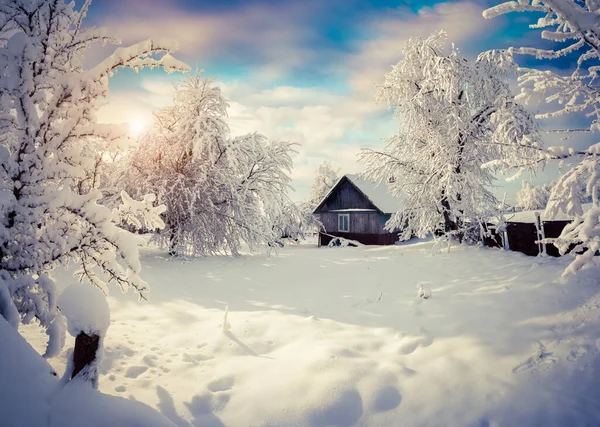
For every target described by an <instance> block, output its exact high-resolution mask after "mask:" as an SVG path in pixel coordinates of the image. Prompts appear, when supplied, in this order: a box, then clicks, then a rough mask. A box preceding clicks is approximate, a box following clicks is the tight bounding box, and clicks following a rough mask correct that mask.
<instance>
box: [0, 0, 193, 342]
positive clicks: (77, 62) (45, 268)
mask: <svg viewBox="0 0 600 427" xmlns="http://www.w3.org/2000/svg"><path fill="white" fill-rule="evenodd" d="M89 5H90V1H89V0H88V1H86V2H85V3H84V4H83V5H82V6H81V9H79V10H76V9H74V7H75V4H74V2H71V3H65V2H64V1H63V0H53V1H47V0H5V1H3V2H1V4H0V70H2V71H1V73H2V74H1V78H0V164H1V165H2V167H1V168H0V313H1V314H2V315H3V316H4V317H5V318H7V319H8V320H9V322H10V323H12V324H13V325H15V326H16V325H17V324H18V323H19V321H21V320H22V321H23V322H25V323H27V322H30V321H31V320H32V319H34V318H36V319H37V320H38V321H39V322H40V323H41V325H42V326H44V327H46V328H48V331H52V330H55V329H56V328H55V327H54V326H53V322H54V321H55V317H56V314H57V309H56V300H57V294H56V290H55V286H54V282H53V280H52V278H51V276H50V273H51V271H52V269H53V268H54V267H56V266H57V265H59V264H62V265H66V264H67V263H69V262H73V263H75V264H77V265H79V266H80V267H81V270H80V271H79V272H78V275H79V277H81V278H82V279H85V280H87V281H89V282H91V283H92V284H94V285H96V286H98V287H99V288H101V289H103V290H105V289H106V288H105V286H106V282H114V283H117V284H118V285H119V286H120V287H121V288H122V289H127V288H128V287H133V288H134V289H135V290H136V292H138V293H139V295H140V297H145V295H146V292H147V286H146V283H144V282H143V281H142V280H141V278H140V276H139V273H140V269H141V265H140V262H139V256H138V249H137V240H136V239H135V238H134V237H133V236H132V235H130V234H129V233H127V232H125V231H124V230H122V229H120V228H119V227H117V223H118V222H119V218H117V217H116V215H114V214H113V212H111V210H110V209H108V208H106V207H104V206H102V205H101V204H99V203H98V202H99V200H100V199H101V198H102V193H101V192H100V191H98V190H97V189H96V188H95V187H94V185H89V184H85V185H82V184H81V183H82V181H84V180H85V179H86V177H87V176H88V172H89V171H90V170H93V167H94V159H95V154H96V153H94V152H91V151H90V150H89V149H88V148H87V147H89V146H88V144H93V143H96V142H97V141H104V143H107V144H108V143H118V141H122V140H123V139H124V138H123V135H121V134H120V132H119V130H118V129H115V128H113V127H111V126H109V125H99V124H98V123H96V116H95V113H96V110H97V109H98V108H99V107H100V106H101V105H102V104H103V103H104V99H105V98H106V96H107V94H108V79H109V77H110V76H111V75H112V74H113V73H115V72H116V71H117V70H118V69H119V68H121V67H130V68H134V69H139V68H140V67H163V68H164V69H166V70H167V71H180V70H187V69H188V67H187V66H186V65H185V64H183V63H181V62H179V61H177V60H175V59H174V58H173V57H171V56H170V55H169V52H171V51H173V50H175V49H176V47H177V46H176V44H175V43H173V42H169V41H153V40H147V41H144V42H141V43H138V44H136V45H133V46H130V47H126V48H118V49H116V50H115V51H114V53H113V54H111V55H109V56H107V57H106V58H104V59H103V60H102V61H100V62H99V63H98V64H97V65H96V66H94V67H92V68H85V67H84V61H83V59H84V55H85V53H86V52H87V51H88V49H89V48H90V47H91V46H92V45H93V44H94V43H104V44H106V43H118V40H116V39H114V38H113V37H112V36H111V35H110V33H109V31H107V30H106V29H95V28H89V29H85V28H84V26H83V19H84V18H85V15H86V13H87V10H88V8H89ZM161 53H164V55H162V57H160V58H158V57H157V55H160V54H161ZM56 321H58V320H56ZM52 335H53V336H54V335H56V334H52ZM51 341H52V340H51ZM49 345H50V346H54V343H52V342H51V343H50V344H49Z"/></svg>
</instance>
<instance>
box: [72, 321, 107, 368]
mask: <svg viewBox="0 0 600 427" xmlns="http://www.w3.org/2000/svg"><path fill="white" fill-rule="evenodd" d="M99 347H100V335H97V334H92V335H87V334H86V333H85V332H80V333H79V335H77V337H76V338H75V349H74V350H73V371H72V374H71V378H75V377H76V376H77V374H78V373H80V372H81V371H82V370H83V368H85V367H86V366H93V365H94V362H95V360H96V358H97V355H98V349H99ZM93 376H96V375H93Z"/></svg>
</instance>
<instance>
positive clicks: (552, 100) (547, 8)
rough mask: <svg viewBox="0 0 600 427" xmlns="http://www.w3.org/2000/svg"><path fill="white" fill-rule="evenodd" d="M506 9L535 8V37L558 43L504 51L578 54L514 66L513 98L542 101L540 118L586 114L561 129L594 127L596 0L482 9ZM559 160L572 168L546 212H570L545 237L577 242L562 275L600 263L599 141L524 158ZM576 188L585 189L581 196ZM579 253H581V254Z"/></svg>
mask: <svg viewBox="0 0 600 427" xmlns="http://www.w3.org/2000/svg"><path fill="white" fill-rule="evenodd" d="M510 12H536V13H541V16H540V17H539V18H538V20H537V23H536V24H533V25H531V28H535V29H542V32H541V36H542V38H543V39H545V40H549V41H550V42H554V43H560V45H558V46H556V47H555V48H549V49H548V48H532V47H520V48H510V49H509V52H510V53H514V54H520V55H531V56H535V57H536V58H538V59H548V60H551V59H557V58H563V57H565V56H566V55H571V56H574V55H579V56H578V59H577V65H576V67H575V70H574V71H564V72H561V71H556V70H549V69H535V68H520V69H519V77H518V80H519V85H520V87H521V93H520V94H519V96H518V97H517V99H519V100H522V101H524V102H527V103H529V104H533V105H535V104H537V103H538V102H539V101H543V102H545V103H546V104H548V105H549V106H553V107H554V108H553V110H551V111H550V112H547V113H542V114H539V115H538V116H537V117H538V118H540V119H547V118H555V117H560V116H563V115H566V114H570V113H581V114H585V115H586V116H587V117H590V118H591V123H590V126H589V128H588V129H562V130H558V131H561V132H576V131H591V132H599V131H600V87H599V86H598V77H599V76H598V71H599V64H600V3H599V2H598V1H596V0H586V1H582V0H543V1H542V0H520V1H519V2H515V1H509V2H503V3H501V4H499V5H497V6H494V7H492V8H490V9H487V10H486V11H484V13H483V16H484V17H485V18H494V17H496V16H499V15H504V14H507V13H510ZM550 160H563V161H565V160H566V161H570V162H572V164H573V166H572V168H571V169H570V170H569V171H568V172H566V173H565V174H563V175H562V176H561V177H560V178H559V179H558V181H557V183H556V184H555V185H554V187H553V188H552V192H551V194H550V200H549V202H548V206H547V208H546V211H547V213H548V215H549V216H550V217H552V216H554V215H556V214H558V213H559V212H564V213H567V214H569V215H573V216H574V217H575V221H574V223H573V224H571V225H570V226H568V227H566V228H565V229H564V230H563V232H562V234H561V235H560V237H559V238H558V239H556V240H555V241H554V240H551V239H547V241H548V242H550V243H554V244H555V245H556V246H557V247H558V248H559V250H560V251H561V253H563V254H564V253H566V251H568V249H569V247H570V246H571V245H577V250H576V251H573V252H572V253H578V252H579V255H577V256H576V259H575V261H574V262H573V263H572V264H571V265H570V266H569V267H568V268H567V269H566V270H565V274H569V273H575V272H576V271H577V270H579V269H581V268H584V267H590V266H593V265H598V264H600V260H599V259H598V257H594V254H595V252H596V251H597V250H598V248H599V246H600V236H599V235H600V215H599V212H600V172H599V171H600V143H596V144H593V145H591V146H590V147H588V148H587V149H585V150H581V151H578V150H574V149H572V148H569V147H549V148H548V149H546V150H540V151H539V153H538V155H537V158H533V159H531V158H530V159H526V161H528V162H529V163H533V162H545V161H550ZM581 188H585V194H584V195H583V197H582V196H581ZM586 198H591V201H592V204H593V208H592V209H590V210H589V211H587V212H586V213H585V214H584V212H583V208H582V206H581V202H582V199H584V200H585V199H586ZM583 252H585V253H583Z"/></svg>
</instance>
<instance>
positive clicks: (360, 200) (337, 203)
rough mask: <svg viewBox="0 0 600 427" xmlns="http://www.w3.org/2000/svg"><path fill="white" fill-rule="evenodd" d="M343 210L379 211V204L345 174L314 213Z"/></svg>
mask: <svg viewBox="0 0 600 427" xmlns="http://www.w3.org/2000/svg"><path fill="white" fill-rule="evenodd" d="M341 210H365V211H379V209H378V208H377V206H375V205H374V204H373V202H371V201H370V200H369V199H368V198H367V197H366V196H365V194H363V193H362V192H361V191H360V190H359V189H358V187H357V186H356V185H354V184H353V183H352V182H351V181H350V180H349V179H348V177H347V176H343V177H342V178H341V179H340V180H339V181H338V182H337V184H336V185H335V186H334V187H333V188H332V189H331V191H330V192H329V194H328V195H327V196H325V198H324V199H323V200H322V201H321V203H319V205H318V206H317V208H316V209H315V210H314V213H315V214H319V213H324V212H336V211H341Z"/></svg>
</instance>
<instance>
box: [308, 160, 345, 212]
mask: <svg viewBox="0 0 600 427" xmlns="http://www.w3.org/2000/svg"><path fill="white" fill-rule="evenodd" d="M339 179H340V174H339V170H338V169H334V168H333V166H332V165H331V162H329V161H324V162H323V163H321V164H320V165H319V167H318V168H317V170H316V171H315V179H314V181H313V184H312V188H311V193H310V202H309V203H310V204H311V205H312V207H313V208H316V207H317V205H318V204H319V203H320V202H321V200H323V198H324V197H325V196H327V194H328V193H329V192H330V191H331V189H332V188H333V186H334V185H335V184H336V183H337V182H338V181H339Z"/></svg>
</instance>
